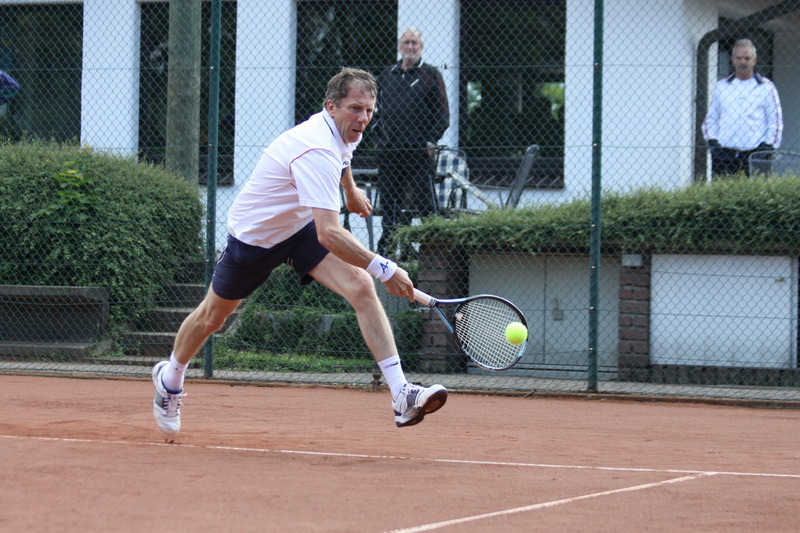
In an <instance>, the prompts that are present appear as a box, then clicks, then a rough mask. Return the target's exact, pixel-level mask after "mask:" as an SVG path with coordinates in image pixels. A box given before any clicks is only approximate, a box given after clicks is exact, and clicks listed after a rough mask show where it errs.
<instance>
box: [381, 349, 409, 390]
mask: <svg viewBox="0 0 800 533" xmlns="http://www.w3.org/2000/svg"><path fill="white" fill-rule="evenodd" d="M378 366H379V367H381V371H382V372H383V377H384V379H386V383H387V384H388V385H389V389H390V390H391V391H392V399H394V398H397V395H398V394H400V391H401V390H403V386H404V385H405V384H406V383H408V380H406V375H405V374H404V373H403V367H402V365H401V364H400V356H399V355H393V356H392V357H388V358H386V359H384V360H383V361H378Z"/></svg>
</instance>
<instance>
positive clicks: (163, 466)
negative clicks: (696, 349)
mask: <svg viewBox="0 0 800 533" xmlns="http://www.w3.org/2000/svg"><path fill="white" fill-rule="evenodd" d="M186 390H187V392H188V393H189V395H188V397H187V398H186V403H185V406H184V410H183V431H182V433H181V434H180V435H179V436H178V437H176V438H175V439H174V442H173V443H168V442H167V439H165V435H164V434H162V433H161V432H160V431H159V430H158V429H157V427H156V425H155V423H154V422H153V420H152V415H151V411H150V402H151V397H152V385H151V383H150V381H149V380H130V379H71V378H60V377H38V376H19V375H0V412H1V413H2V416H1V417H0V457H2V460H1V461H0V480H2V481H0V531H64V532H70V531H79V532H93V531H104V532H107V531H178V532H180V531H214V532H217V531H236V532H244V531H293V532H296V531H300V532H305V531H315V532H317V531H323V532H328V531H332V532H351V531H362V532H387V531H404V532H416V531H443V532H450V531H459V532H478V531H481V532H482V531H503V532H528V531H609V532H611V531H615V532H619V531H748V532H752V531H771V532H775V531H787V532H789V531H792V532H796V531H798V530H800V444H798V442H797V437H798V435H800V410H795V409H764V408H760V409H756V408H749V407H742V406H724V405H703V404H690V403H679V402H636V401H618V400H599V399H594V400H588V399H571V398H541V397H535V398H534V397H531V398H522V397H501V396H484V395H475V394H458V393H457V392H456V393H452V394H451V395H450V398H449V400H448V403H447V405H446V406H445V407H444V408H443V409H442V410H441V411H439V412H438V413H436V414H434V415H431V416H430V417H429V418H427V419H426V420H425V421H424V422H423V423H422V424H420V425H417V426H413V427H408V428H402V429H399V428H396V427H395V426H394V420H393V416H392V411H391V407H390V402H389V394H388V392H386V391H382V392H379V393H374V392H369V391H366V390H354V389H343V388H324V387H300V386H253V385H230V384H224V383H209V382H203V381H196V380H195V381H190V382H188V386H187V389H186Z"/></svg>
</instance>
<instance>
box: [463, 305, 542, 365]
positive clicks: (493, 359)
mask: <svg viewBox="0 0 800 533" xmlns="http://www.w3.org/2000/svg"><path fill="white" fill-rule="evenodd" d="M454 318H455V329H456V336H457V337H458V339H459V341H461V344H462V347H463V349H464V351H465V352H467V354H468V355H469V356H470V357H471V358H472V359H473V361H475V363H476V364H478V365H479V366H482V367H484V368H488V369H491V370H503V369H506V368H508V367H510V366H511V365H513V364H514V363H515V362H516V361H517V360H518V359H519V358H520V357H521V356H522V353H523V352H524V351H525V345H526V344H527V342H524V343H522V344H520V345H514V344H511V343H510V342H508V340H506V337H505V328H506V326H507V325H508V324H509V323H510V322H516V321H522V322H524V320H525V318H524V317H522V316H521V315H520V314H519V313H518V312H517V310H516V309H515V308H514V307H512V306H510V305H508V304H507V303H505V302H503V301H502V300H496V299H494V298H478V299H475V300H470V301H468V302H465V303H464V304H462V305H461V306H459V308H458V309H457V310H456V313H455V317H454Z"/></svg>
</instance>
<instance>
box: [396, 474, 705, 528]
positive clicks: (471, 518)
mask: <svg viewBox="0 0 800 533" xmlns="http://www.w3.org/2000/svg"><path fill="white" fill-rule="evenodd" d="M713 475H716V473H715V472H707V473H702V474H695V475H691V476H684V477H679V478H674V479H667V480H666V481H657V482H655V483H645V484H644V485H635V486H633V487H625V488H622V489H614V490H607V491H603V492H595V493H593V494H584V495H583V496H575V497H574V498H564V499H563V500H553V501H550V502H543V503H537V504H534V505H526V506H525V507H516V508H514V509H506V510H504V511H495V512H493V513H485V514H478V515H473V516H465V517H464V518H456V519H454V520H445V521H444V522H435V523H433V524H424V525H421V526H415V527H409V528H406V529H395V530H393V531H390V532H389V533H418V532H420V531H432V530H434V529H440V528H443V527H449V526H457V525H461V524H466V523H468V522H475V521H478V520H483V519H486V518H495V517H498V516H508V515H512V514H517V513H525V512H528V511H536V510H538V509H546V508H548V507H555V506H556V505H563V504H566V503H573V502H578V501H581V500H588V499H591V498H599V497H600V496H609V495H611V494H620V493H622V492H634V491H637V490H645V489H651V488H653V487H659V486H661V485H669V484H671V483H681V482H683V481H691V480H693V479H697V478H699V477H703V476H713Z"/></svg>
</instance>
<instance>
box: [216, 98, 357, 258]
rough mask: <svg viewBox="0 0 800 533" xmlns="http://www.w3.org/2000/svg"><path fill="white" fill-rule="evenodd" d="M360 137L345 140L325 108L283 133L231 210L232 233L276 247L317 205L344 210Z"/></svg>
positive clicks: (308, 219) (309, 217)
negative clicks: (342, 188)
mask: <svg viewBox="0 0 800 533" xmlns="http://www.w3.org/2000/svg"><path fill="white" fill-rule="evenodd" d="M360 142H361V137H359V139H358V141H356V142H354V143H350V144H346V143H344V141H343V140H342V137H341V135H340V134H339V130H338V129H337V128H336V125H335V123H334V122H333V119H332V118H331V116H330V115H329V114H328V113H327V111H324V110H323V111H322V112H320V113H316V114H314V115H312V116H311V117H309V119H308V120H307V121H305V122H303V123H301V124H298V125H297V126H295V127H294V128H292V129H290V130H288V131H286V132H284V133H282V134H281V135H279V136H278V138H277V139H275V140H274V141H273V142H272V143H271V144H270V145H269V146H268V147H267V148H266V149H265V150H264V153H263V154H262V156H261V159H260V160H259V161H258V163H257V164H256V166H255V168H254V169H253V173H252V174H251V175H250V178H249V179H248V180H247V183H246V184H245V186H244V188H243V189H242V191H241V192H240V193H239V195H238V196H237V197H236V199H235V200H234V202H233V205H232V206H231V208H230V210H229V211H228V232H229V233H230V234H231V235H233V236H234V237H236V238H237V239H239V240H240V241H242V242H244V243H247V244H250V245H252V246H261V247H262V248H271V247H273V246H275V245H276V244H278V243H280V242H283V241H285V240H286V239H288V238H289V237H291V236H292V235H294V234H295V233H297V232H298V231H299V230H300V229H302V228H303V227H304V226H306V224H308V223H309V222H311V221H312V220H313V215H312V211H311V208H320V209H327V210H330V211H339V209H340V197H339V183H340V182H341V179H342V172H343V171H344V169H345V168H347V166H348V165H350V161H351V160H352V158H353V151H354V150H355V149H356V146H358V144H359V143H360Z"/></svg>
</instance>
